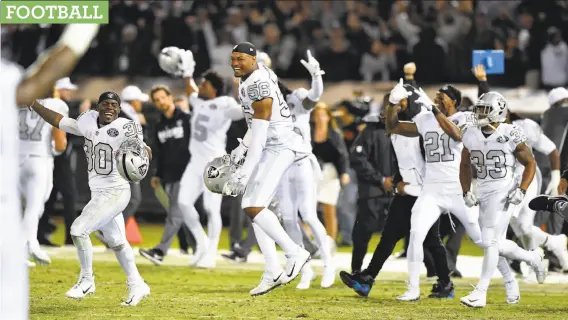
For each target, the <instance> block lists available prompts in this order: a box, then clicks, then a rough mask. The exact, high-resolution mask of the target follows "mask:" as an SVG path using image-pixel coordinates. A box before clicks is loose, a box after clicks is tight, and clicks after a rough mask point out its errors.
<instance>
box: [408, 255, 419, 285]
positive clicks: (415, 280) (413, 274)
mask: <svg viewBox="0 0 568 320" xmlns="http://www.w3.org/2000/svg"><path fill="white" fill-rule="evenodd" d="M421 265H422V262H411V261H410V260H408V283H409V284H410V287H412V288H414V289H418V288H419V287H420V266H421Z"/></svg>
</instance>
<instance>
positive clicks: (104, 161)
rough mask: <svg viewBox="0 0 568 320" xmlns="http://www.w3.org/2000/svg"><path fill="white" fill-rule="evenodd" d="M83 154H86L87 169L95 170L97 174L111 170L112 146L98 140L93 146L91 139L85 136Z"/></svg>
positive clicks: (108, 172) (107, 172) (112, 163)
mask: <svg viewBox="0 0 568 320" xmlns="http://www.w3.org/2000/svg"><path fill="white" fill-rule="evenodd" d="M83 149H85V155H86V156H87V170H88V171H89V172H91V171H93V169H94V170H95V172H96V173H97V174H101V175H105V176H107V175H109V174H110V173H111V172H112V169H113V166H114V161H112V147H111V146H110V145H108V144H106V143H102V142H99V143H97V144H96V145H95V146H93V141H91V140H89V139H87V138H85V145H84V146H83Z"/></svg>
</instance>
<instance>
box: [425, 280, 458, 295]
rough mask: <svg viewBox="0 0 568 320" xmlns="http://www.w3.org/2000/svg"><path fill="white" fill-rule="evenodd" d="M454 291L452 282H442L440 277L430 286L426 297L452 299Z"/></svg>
mask: <svg viewBox="0 0 568 320" xmlns="http://www.w3.org/2000/svg"><path fill="white" fill-rule="evenodd" d="M455 295H456V293H455V291H454V283H453V282H452V281H450V282H449V283H447V284H446V283H442V281H440V279H438V281H437V282H436V283H434V285H433V286H432V291H431V292H430V294H429V295H428V298H437V299H444V298H446V299H453V298H454V297H455Z"/></svg>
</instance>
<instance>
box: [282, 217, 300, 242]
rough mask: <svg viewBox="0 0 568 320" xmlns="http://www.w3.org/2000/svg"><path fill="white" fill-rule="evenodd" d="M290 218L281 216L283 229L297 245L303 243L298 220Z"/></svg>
mask: <svg viewBox="0 0 568 320" xmlns="http://www.w3.org/2000/svg"><path fill="white" fill-rule="evenodd" d="M290 218H292V217H286V218H284V217H282V224H283V225H284V229H285V230H286V233H288V235H289V236H290V238H291V239H292V240H293V241H294V242H295V243H296V244H297V245H299V246H302V245H303V244H304V237H303V236H302V229H300V228H301V226H300V223H299V222H298V219H294V218H292V219H290Z"/></svg>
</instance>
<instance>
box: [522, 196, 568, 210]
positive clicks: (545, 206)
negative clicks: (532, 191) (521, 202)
mask: <svg viewBox="0 0 568 320" xmlns="http://www.w3.org/2000/svg"><path fill="white" fill-rule="evenodd" d="M567 200H568V199H567V198H566V197H563V196H560V197H550V196H546V195H540V196H537V197H535V198H534V199H532V200H531V201H530V202H529V208H530V209H531V210H534V211H550V212H554V204H555V203H556V202H557V201H567Z"/></svg>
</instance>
